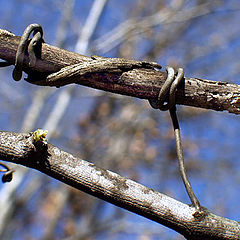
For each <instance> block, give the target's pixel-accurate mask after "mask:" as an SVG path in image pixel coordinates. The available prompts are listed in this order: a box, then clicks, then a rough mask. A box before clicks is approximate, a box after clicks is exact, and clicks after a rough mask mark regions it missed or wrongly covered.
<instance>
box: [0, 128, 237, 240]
mask: <svg viewBox="0 0 240 240" xmlns="http://www.w3.org/2000/svg"><path fill="white" fill-rule="evenodd" d="M0 158H1V159H3V160H6V161H10V162H13V163H16V164H22V165H24V166H26V167H30V168H35V169H37V170H39V171H41V172H43V173H45V174H47V175H49V176H52V177H54V178H56V179H58V180H60V181H61V182H64V183H66V184H68V185H70V186H73V187H75V188H77V189H79V190H82V191H84V192H86V193H89V194H91V195H93V196H96V197H98V198H101V199H103V200H105V201H108V202H110V203H113V204H115V205H116V206H119V207H122V208H125V209H127V210H129V211H131V212H134V213H137V214H139V215H141V216H144V217H146V218H148V219H151V220H153V221H156V222H158V223H161V224H163V225H165V226H167V227H170V228H172V229H174V230H175V231H177V232H179V233H180V234H182V235H184V236H185V237H186V238H187V239H191V240H193V239H240V224H239V223H238V222H236V221H232V220H229V219H226V218H222V217H219V216H216V215H214V214H212V213H210V212H209V211H208V210H207V209H205V208H202V211H201V212H196V210H195V209H194V208H193V207H191V206H189V205H187V204H184V203H181V202H179V201H177V200H175V199H173V198H170V197H168V196H166V195H164V194H161V193H159V192H157V191H155V190H153V189H150V188H147V187H145V186H143V185H141V184H139V183H136V182H134V181H132V180H130V179H127V178H124V177H121V176H120V175H118V174H116V173H114V172H111V171H109V170H105V169H101V168H99V167H97V166H95V165H94V164H92V163H90V162H87V161H84V160H82V159H80V158H77V157H74V156H73V155H71V154H69V153H67V152H64V151H62V150H61V149H59V148H57V147H55V146H53V145H51V144H50V143H47V144H44V143H42V142H37V143H36V142H35V141H34V138H33V133H27V134H22V133H12V132H3V131H0Z"/></svg>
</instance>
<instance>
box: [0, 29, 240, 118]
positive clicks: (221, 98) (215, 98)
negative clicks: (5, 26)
mask: <svg viewBox="0 0 240 240" xmlns="http://www.w3.org/2000/svg"><path fill="white" fill-rule="evenodd" d="M19 41H20V37H18V36H15V35H14V34H12V33H10V32H8V31H5V30H0V58H2V59H4V60H6V61H8V62H10V63H12V64H14V61H15V55H16V49H17V46H18V44H19ZM93 61H95V59H94V58H91V57H87V56H84V55H80V54H77V53H73V52H70V51H67V50H64V49H59V48H56V47H53V46H50V45H48V44H43V46H42V52H41V58H40V59H38V60H37V64H36V66H35V67H33V68H31V69H30V68H29V65H28V63H29V59H28V56H27V54H26V57H25V59H24V66H23V67H24V71H25V72H26V73H28V74H29V78H28V81H29V82H30V83H32V84H38V85H45V86H63V85H66V84H70V83H77V84H81V85H84V86H89V87H92V88H96V89H101V90H105V91H110V92H113V93H119V94H123V95H128V96H133V97H138V98H142V99H156V98H157V96H158V93H159V91H160V89H161V87H162V85H163V83H164V82H165V79H166V73H165V72H162V71H159V69H156V68H149V67H147V66H146V65H144V64H143V65H142V67H133V68H132V69H127V70H126V69H121V68H120V69H118V71H109V70H107V68H106V69H105V71H104V72H97V71H96V72H92V71H89V72H84V74H82V75H81V74H79V75H77V76H74V77H71V78H68V79H67V80H66V79H65V80H64V79H62V80H61V81H58V82H57V81H55V82H53V81H48V78H47V76H48V75H49V74H50V73H54V72H57V71H59V70H60V69H62V68H63V67H66V66H71V65H74V64H79V63H83V64H86V63H89V65H92V63H94V62H93ZM121 61H122V62H124V61H131V60H125V59H121ZM176 103H177V104H182V105H187V106H195V107H200V108H207V109H213V110H217V111H223V110H227V111H228V112H230V113H235V114H239V113H240V86H239V85H237V84H232V83H227V82H216V81H210V80H204V79H199V78H187V77H186V78H185V81H184V82H183V83H182V84H181V85H180V86H179V88H178V90H177V92H176Z"/></svg>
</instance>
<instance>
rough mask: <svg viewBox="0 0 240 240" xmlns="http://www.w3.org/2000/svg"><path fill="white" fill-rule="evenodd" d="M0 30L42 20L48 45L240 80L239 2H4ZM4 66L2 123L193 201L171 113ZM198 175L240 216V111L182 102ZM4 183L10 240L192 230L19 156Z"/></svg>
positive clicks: (205, 190)
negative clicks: (32, 79) (72, 183)
mask: <svg viewBox="0 0 240 240" xmlns="http://www.w3.org/2000/svg"><path fill="white" fill-rule="evenodd" d="M0 6H1V7H0V28H2V29H7V30H10V31H11V32H13V33H14V34H16V35H21V34H22V33H23V31H24V29H25V28H26V26H27V25H29V24H31V23H39V24H41V25H42V26H43V29H44V39H45V41H46V43H48V44H51V45H55V46H58V47H61V48H65V49H68V50H71V51H74V52H78V53H81V54H85V55H91V54H97V55H101V56H106V57H123V58H130V59H138V60H149V61H157V62H158V63H159V64H161V65H162V66H163V67H166V66H167V65H171V66H174V67H184V69H185V75H186V76H187V77H199V78H205V79H210V80H218V81H229V82H235V83H239V75H240V71H239V69H240V61H239V55H240V29H239V21H240V14H239V13H240V2H239V1H238V0H212V1H206V0H192V1H189V0H171V1H166V0H165V1H164V0H150V1H146V0H130V1H129V0H128V1H127V0H122V1H117V0H95V1H94V0H32V1H27V0H8V1H4V0H0ZM12 69H13V68H12V67H8V68H2V69H0V80H1V81H0V112H1V114H0V129H1V130H5V131H14V132H27V131H32V130H35V129H37V128H44V129H48V130H49V134H48V139H49V141H50V142H51V143H53V144H54V145H57V146H58V147H61V148H63V149H64V150H65V151H67V152H69V153H73V154H75V155H77V156H79V157H81V158H83V159H86V160H88V161H91V162H94V163H95V164H96V165H97V166H99V167H102V168H106V169H110V170H112V171H115V172H117V173H119V174H121V175H123V176H125V177H129V178H131V179H133V180H135V181H137V182H140V183H142V184H144V185H146V186H148V187H151V188H154V189H155V190H157V191H160V192H161V193H164V194H167V195H169V196H171V197H173V198H176V199H178V200H180V201H182V202H185V203H190V201H189V199H188V197H187V194H186V192H185V189H184V187H183V184H182V181H181V179H180V176H179V172H178V166H177V160H176V152H175V139H174V136H173V131H172V126H171V122H170V118H169V114H168V112H160V111H157V110H153V109H152V108H151V107H150V106H149V104H148V102H147V101H144V100H140V99H135V98H131V97H127V96H121V95H116V94H111V93H107V92H103V91H98V90H94V89H91V88H86V87H82V86H74V85H71V86H66V87H62V88H61V89H56V88H50V87H45V88H44V87H39V86H34V85H31V84H29V83H27V82H25V81H24V80H22V81H20V82H15V81H14V80H13V79H12V77H11V72H12ZM178 112H179V118H180V126H181V129H182V138H183V147H184V155H185V161H186V165H187V170H188V175H189V177H190V180H191V183H192V185H193V188H194V190H195V192H196V195H197V196H198V198H199V200H200V202H201V204H202V205H203V206H205V207H207V208H208V209H209V210H210V211H212V212H213V213H215V214H218V215H220V216H224V217H227V218H230V219H234V220H239V212H240V206H239V198H240V192H239V184H240V174H239V172H240V171H239V170H240V163H239V153H240V150H239V139H240V137H239V129H240V121H239V116H236V115H233V114H229V113H225V112H215V111H210V110H204V109H197V108H190V107H182V106H179V107H178ZM13 167H14V169H15V170H16V172H15V174H14V178H13V181H12V182H10V183H7V184H4V185H3V184H0V239H14V240H15V239H16V240H18V239H27V240H35V239H42V240H48V239H64V240H77V239H78V240H91V239H113V240H118V239H121V240H125V239H133V240H134V239H140V240H148V239H163V240H165V239H166V240H167V239H168V240H169V239H170V240H171V239H172V240H175V239H183V237H181V236H180V235H179V234H177V233H175V232H174V231H172V230H170V229H168V228H166V227H164V226H162V225H159V224H157V223H154V222H152V221H150V220H147V219H144V218H143V217H140V216H138V215H135V214H133V213H130V212H128V211H126V210H122V209H120V208H118V207H115V206H113V205H111V204H108V203H105V202H104V201H102V200H99V199H96V198H94V197H92V196H89V195H87V194H85V193H83V192H80V191H78V190H75V189H73V188H71V187H68V186H66V185H64V184H61V183H60V182H59V181H57V180H54V179H52V178H50V177H48V176H45V175H44V174H41V173H39V172H37V171H35V170H29V169H26V168H23V167H19V166H16V165H14V166H13Z"/></svg>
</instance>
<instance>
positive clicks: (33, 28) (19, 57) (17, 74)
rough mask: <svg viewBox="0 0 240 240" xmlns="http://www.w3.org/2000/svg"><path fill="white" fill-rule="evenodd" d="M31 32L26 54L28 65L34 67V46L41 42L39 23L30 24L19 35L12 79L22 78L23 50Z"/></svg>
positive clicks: (41, 32)
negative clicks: (20, 35)
mask: <svg viewBox="0 0 240 240" xmlns="http://www.w3.org/2000/svg"><path fill="white" fill-rule="evenodd" d="M31 33H33V38H32V39H31V40H30V43H29V46H28V54H29V61H30V62H29V65H30V67H34V66H35V64H36V54H35V50H36V46H37V44H38V43H40V42H43V29H42V26H41V25H40V24H30V25H29V26H28V27H27V28H26V29H25V31H24V32H23V35H22V37H21V40H20V43H19V45H18V49H17V53H16V59H15V68H14V70H13V74H12V76H13V79H14V80H16V81H19V80H21V78H22V68H23V61H24V56H25V51H26V48H27V45H28V42H29V40H28V39H29V37H30V35H31Z"/></svg>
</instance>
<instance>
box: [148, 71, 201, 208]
mask: <svg viewBox="0 0 240 240" xmlns="http://www.w3.org/2000/svg"><path fill="white" fill-rule="evenodd" d="M166 70H167V73H168V76H167V79H166V81H165V83H164V84H163V86H162V88H161V90H160V92H159V95H158V99H157V102H154V101H152V100H151V101H150V105H151V106H152V107H154V108H159V109H160V110H162V111H167V110H169V112H170V116H171V120H172V124H173V129H174V135H175V139H176V152H177V158H178V166H179V171H180V175H181V178H182V180H183V183H184V186H185V189H186V191H187V194H188V196H189V198H190V200H191V202H192V205H193V206H194V207H195V208H196V209H197V210H200V207H201V205H200V203H199V201H198V199H197V197H196V195H195V194H194V191H193V189H192V186H191V183H190V181H189V179H188V177H187V173H186V168H185V165H184V157H183V149H182V140H181V133H180V127H179V122H178V118H177V110H176V104H175V93H176V90H177V87H178V85H179V83H180V82H181V81H182V79H183V78H184V70H183V68H179V69H178V71H177V76H176V77H175V70H174V69H173V68H172V67H167V68H166ZM164 102H167V103H166V104H164Z"/></svg>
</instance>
